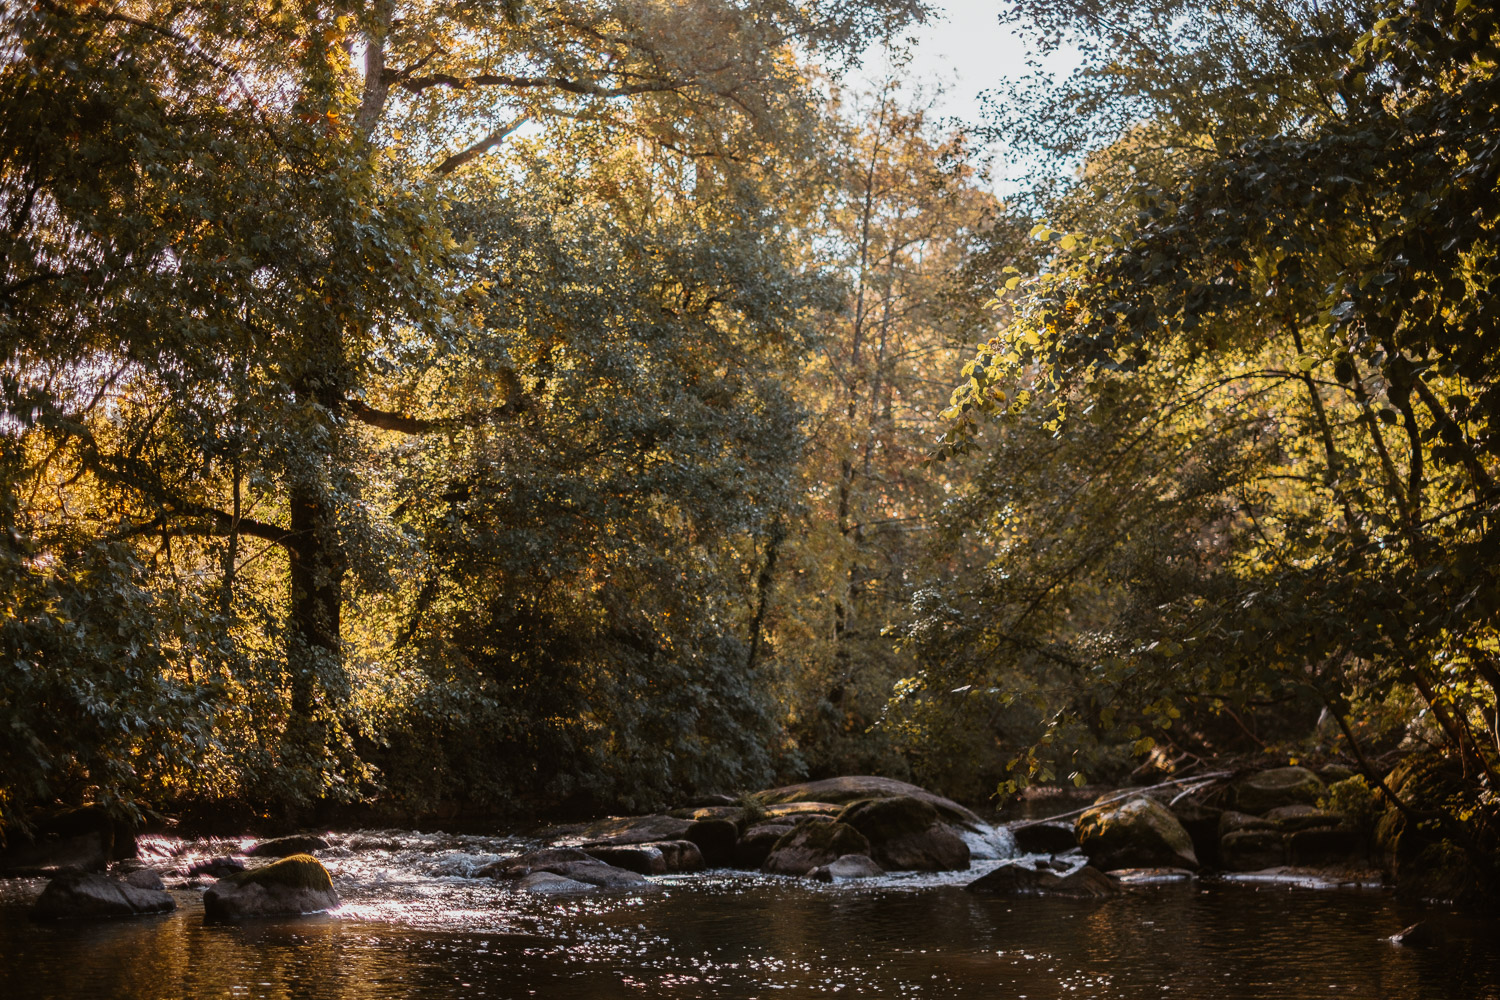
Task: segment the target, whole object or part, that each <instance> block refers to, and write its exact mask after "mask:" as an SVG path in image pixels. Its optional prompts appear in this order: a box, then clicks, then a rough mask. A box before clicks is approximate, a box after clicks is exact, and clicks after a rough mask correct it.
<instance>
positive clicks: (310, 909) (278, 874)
mask: <svg viewBox="0 0 1500 1000" xmlns="http://www.w3.org/2000/svg"><path fill="white" fill-rule="evenodd" d="M338 905H339V895H338V893H337V892H335V891H334V889H333V881H332V879H330V878H329V877H328V869H326V868H324V867H323V866H322V865H321V864H319V863H318V860H317V859H316V858H314V857H311V856H310V855H307V854H293V855H292V856H291V857H289V858H282V859H281V860H280V861H277V862H275V863H273V864H269V865H265V866H263V867H261V868H251V869H249V870H247V871H243V872H238V873H236V874H232V875H226V876H224V877H223V878H221V879H220V880H219V881H218V882H217V883H216V884H214V885H213V886H212V887H211V888H210V889H209V890H208V891H207V892H205V893H204V894H203V916H204V919H206V920H241V919H244V918H246V917H294V916H298V915H300V914H304V913H320V912H322V911H323V910H331V909H333V908H334V907H336V906H338Z"/></svg>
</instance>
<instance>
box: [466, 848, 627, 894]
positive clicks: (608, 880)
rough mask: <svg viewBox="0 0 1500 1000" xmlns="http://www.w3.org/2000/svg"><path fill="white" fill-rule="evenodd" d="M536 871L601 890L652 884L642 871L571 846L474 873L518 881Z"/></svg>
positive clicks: (532, 853) (510, 860)
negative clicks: (635, 870)
mask: <svg viewBox="0 0 1500 1000" xmlns="http://www.w3.org/2000/svg"><path fill="white" fill-rule="evenodd" d="M537 872H541V873H544V874H550V875H561V876H563V877H564V878H570V879H572V880H573V881H575V882H583V883H585V884H587V885H592V886H596V887H598V888H602V889H641V888H647V887H650V886H652V885H653V883H652V882H651V881H650V880H649V879H647V878H646V877H645V876H644V875H641V874H640V873H639V872H633V871H631V870H629V869H628V868H620V867H617V866H615V865H611V864H606V863H605V862H603V861H600V860H599V859H598V858H595V857H593V856H592V855H590V854H587V853H585V852H583V851H581V850H578V849H577V848H572V847H553V848H548V849H546V850H542V851H532V852H530V853H528V854H522V855H519V856H517V857H514V858H505V859H503V860H501V861H496V862H494V863H493V864H488V865H485V866H484V867H483V868H481V869H479V870H478V871H476V872H475V873H474V874H475V877H476V878H492V879H498V880H501V881H511V882H519V881H521V880H522V879H524V878H526V877H527V876H528V875H532V874H534V873H537Z"/></svg>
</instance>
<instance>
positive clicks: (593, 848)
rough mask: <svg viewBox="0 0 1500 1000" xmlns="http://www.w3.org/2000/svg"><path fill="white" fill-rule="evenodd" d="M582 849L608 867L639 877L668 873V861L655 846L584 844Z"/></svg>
mask: <svg viewBox="0 0 1500 1000" xmlns="http://www.w3.org/2000/svg"><path fill="white" fill-rule="evenodd" d="M582 849H583V850H584V851H585V852H587V853H588V854H591V855H593V856H594V857H595V858H598V859H599V860H600V861H602V862H604V863H605V864H607V865H614V866H615V867H616V868H624V869H626V870H627V871H633V872H635V873H636V874H638V875H665V874H666V873H667V859H666V857H665V856H664V855H663V854H662V852H661V848H659V847H657V846H656V845H655V844H584V845H582Z"/></svg>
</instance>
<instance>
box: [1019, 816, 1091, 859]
mask: <svg viewBox="0 0 1500 1000" xmlns="http://www.w3.org/2000/svg"><path fill="white" fill-rule="evenodd" d="M1010 832H1011V833H1012V834H1013V835H1014V836H1015V838H1016V848H1017V849H1018V850H1020V851H1021V852H1022V853H1024V854H1061V853H1062V852H1063V851H1069V850H1072V849H1073V848H1075V847H1077V846H1078V839H1077V836H1076V835H1075V834H1074V833H1073V824H1072V823H1063V822H1055V821H1050V820H1049V821H1047V822H1043V823H1015V824H1013V825H1012V826H1011V827H1010Z"/></svg>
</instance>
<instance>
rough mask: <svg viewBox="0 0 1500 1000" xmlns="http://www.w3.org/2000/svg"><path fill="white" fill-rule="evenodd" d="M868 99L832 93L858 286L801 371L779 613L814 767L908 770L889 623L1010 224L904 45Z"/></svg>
mask: <svg viewBox="0 0 1500 1000" xmlns="http://www.w3.org/2000/svg"><path fill="white" fill-rule="evenodd" d="M889 58H890V65H889V68H888V73H887V75H886V76H885V78H884V80H883V82H881V83H880V84H878V85H877V86H875V87H874V88H873V89H872V90H871V91H870V92H869V93H867V94H858V95H849V94H846V93H842V92H836V93H835V107H836V110H837V113H838V115H839V116H840V120H841V122H842V125H841V127H840V128H839V129H838V131H837V132H836V133H835V140H836V141H835V146H836V148H837V149H838V150H839V153H838V156H837V157H836V159H835V160H834V162H833V164H832V172H831V175H830V179H829V188H828V192H827V194H826V196H825V197H824V198H823V204H822V206H821V207H820V208H819V215H818V221H817V224H816V228H815V231H816V232H817V234H818V235H817V238H816V239H817V242H816V244H815V246H816V247H817V249H818V251H819V258H818V260H819V263H820V265H821V266H822V267H823V269H824V270H825V272H826V273H828V274H829V275H830V276H833V277H836V278H837V279H838V280H839V281H840V282H841V284H842V285H843V286H844V288H845V292H844V295H843V296H842V297H841V298H840V299H839V300H838V301H837V302H836V303H834V304H833V305H834V308H830V309H828V310H827V311H825V312H824V314H823V315H822V316H821V317H820V322H821V324H822V331H821V333H822V336H821V339H820V342H819V350H818V351H817V353H815V354H814V355H813V356H812V357H811V359H810V360H809V362H808V364H807V365H806V366H805V368H804V369H803V371H802V372H801V373H800V375H799V377H798V379H797V390H798V393H799V398H800V400H801V401H802V402H803V405H804V406H805V407H806V409H807V411H808V418H807V421H806V424H805V427H806V430H805V434H806V441H807V445H806V450H805V454H804V456H803V459H802V464H801V472H800V479H799V482H798V483H797V485H796V489H797V491H798V494H799V495H798V497H797V503H796V505H795V506H794V507H792V508H789V509H788V510H787V512H786V515H785V519H784V522H783V523H784V528H785V537H784V539H782V540H781V541H779V542H778V544H777V547H776V549H775V550H774V551H775V555H776V563H775V567H774V568H775V575H774V579H773V580H772V581H771V585H772V589H773V595H772V599H771V600H770V602H769V604H768V607H767V613H766V629H767V636H768V639H769V640H770V647H771V652H772V654H773V655H774V657H775V658H776V662H777V663H778V665H779V668H780V670H781V672H782V674H783V676H784V677H785V679H786V680H785V684H786V686H785V688H784V693H783V694H782V699H783V701H784V702H785V703H786V712H787V718H788V720H789V725H790V732H791V734H792V738H793V739H794V740H795V743H796V746H797V749H798V752H799V753H800V754H801V755H802V757H803V758H804V759H805V760H806V761H807V763H808V766H809V767H810V768H811V769H812V771H813V772H814V773H816V774H832V773H850V772H851V771H854V772H860V771H878V772H886V771H891V770H898V771H900V770H904V769H906V768H907V767H909V766H910V763H909V762H908V761H906V760H905V759H904V758H903V756H902V754H901V752H900V749H899V748H898V747H897V746H896V745H895V742H894V741H892V740H891V739H890V737H889V734H888V733H887V732H886V731H885V730H883V729H879V728H875V727H876V723H877V722H878V721H879V719H880V716H881V712H882V709H883V708H884V705H885V702H886V700H887V699H888V697H889V692H890V687H891V684H892V683H893V682H894V681H895V680H896V679H898V678H899V677H902V676H904V675H905V674H907V673H909V666H908V665H907V664H906V663H904V662H903V657H902V656H901V655H900V654H899V653H898V652H897V651H896V650H895V649H894V648H893V643H892V641H891V639H890V638H889V637H888V636H887V635H885V629H886V626H887V625H888V624H890V623H891V622H892V621H893V620H894V619H896V618H898V617H900V616H901V615H902V614H903V611H904V609H905V607H906V606H907V605H908V603H909V601H910V597H911V591H912V589H913V586H914V584H915V581H916V580H917V579H918V578H919V575H920V574H922V573H924V572H926V570H925V568H923V562H924V560H925V559H926V558H927V553H926V547H925V544H924V539H925V534H926V531H927V530H928V528H929V527H930V520H931V511H932V510H933V508H934V507H936V506H937V505H938V504H939V503H941V497H942V496H943V492H944V489H945V477H943V476H941V475H936V474H934V471H933V470H924V469H923V468H922V467H921V457H922V455H923V454H924V453H925V451H926V449H927V448H928V447H929V446H930V443H931V439H932V436H933V435H934V433H935V432H936V430H937V424H936V416H937V413H938V412H939V411H940V410H941V409H942V407H943V405H944V403H945V401H946V397H947V386H946V385H945V384H944V383H943V382H942V381H941V380H938V379H933V378H932V377H931V375H932V373H933V372H934V371H942V370H943V369H944V368H947V367H950V366H951V365H953V364H956V363H957V359H959V358H960V357H962V355H963V354H964V353H965V352H966V351H967V350H969V349H971V347H972V345H973V344H974V343H976V342H977V341H978V340H979V339H980V337H981V335H982V334H981V332H980V331H982V330H985V329H987V326H988V322H989V320H988V317H987V316H986V315H985V313H984V312H983V310H982V309H980V308H979V306H980V304H981V303H982V302H983V300H984V299H985V297H986V295H985V293H983V292H981V291H979V290H978V289H975V288H974V287H972V286H971V285H969V284H968V283H967V277H968V274H967V272H966V270H965V268H966V267H967V265H968V264H969V262H970V261H971V260H972V259H973V258H974V257H975V256H976V255H977V254H979V253H982V252H984V251H985V250H986V249H987V248H988V247H989V246H990V245H991V243H992V242H993V241H995V239H996V238H997V237H996V231H997V229H1001V228H1003V227H1004V225H1005V220H1004V219H1003V218H1002V216H1001V212H1000V208H999V206H998V204H997V202H996V200H995V198H994V196H993V195H991V194H990V193H989V192H988V191H986V190H984V175H983V173H982V171H981V170H980V169H978V168H977V167H976V166H975V163H974V154H973V151H972V150H971V148H970V144H969V141H968V138H967V137H966V136H965V135H964V133H963V132H961V131H957V130H954V131H945V130H944V128H943V127H942V126H940V125H939V124H938V123H936V122H935V121H934V120H933V117H932V114H931V111H930V109H929V108H928V107H927V106H926V103H925V99H924V98H923V96H922V95H920V94H912V95H910V96H908V94H907V93H906V90H905V85H904V84H903V82H902V76H903V74H904V71H905V66H906V63H905V61H904V57H902V56H901V55H900V53H899V52H894V53H891V54H890V56H889Z"/></svg>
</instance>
